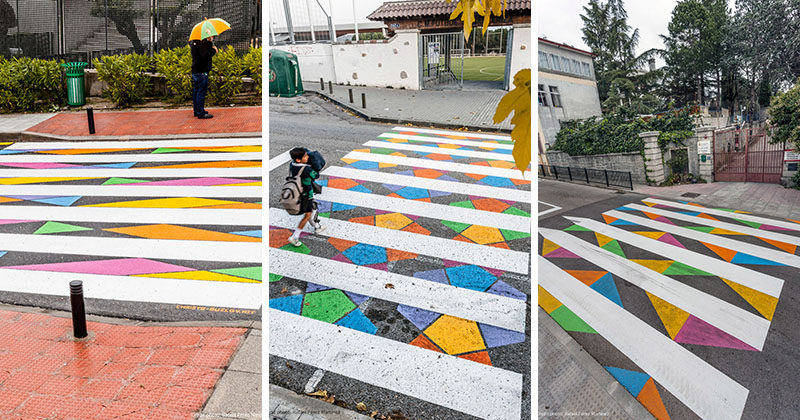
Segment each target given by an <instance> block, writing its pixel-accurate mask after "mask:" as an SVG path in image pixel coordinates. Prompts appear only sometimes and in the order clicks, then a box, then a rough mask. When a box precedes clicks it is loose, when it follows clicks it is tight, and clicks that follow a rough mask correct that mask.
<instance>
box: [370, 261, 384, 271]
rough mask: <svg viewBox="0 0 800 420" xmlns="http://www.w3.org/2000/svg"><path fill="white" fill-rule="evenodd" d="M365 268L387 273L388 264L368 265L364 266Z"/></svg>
mask: <svg viewBox="0 0 800 420" xmlns="http://www.w3.org/2000/svg"><path fill="white" fill-rule="evenodd" d="M365 267H370V268H375V269H378V270H383V271H389V264H388V263H380V264H370V265H366V266H365Z"/></svg>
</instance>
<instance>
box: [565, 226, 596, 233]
mask: <svg viewBox="0 0 800 420" xmlns="http://www.w3.org/2000/svg"><path fill="white" fill-rule="evenodd" d="M564 230H565V231H575V232H591V231H592V230H591V229H588V228H585V227H583V226H580V225H572V226H570V227H568V228H566V229H564Z"/></svg>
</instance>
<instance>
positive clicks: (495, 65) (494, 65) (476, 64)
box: [464, 55, 506, 81]
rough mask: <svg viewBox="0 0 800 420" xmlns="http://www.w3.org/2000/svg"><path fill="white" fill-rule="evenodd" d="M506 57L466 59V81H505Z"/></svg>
mask: <svg viewBox="0 0 800 420" xmlns="http://www.w3.org/2000/svg"><path fill="white" fill-rule="evenodd" d="M505 67H506V57H505V56H502V55H501V56H496V57H464V80H492V81H498V80H503V73H504V72H505Z"/></svg>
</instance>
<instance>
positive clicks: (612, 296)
mask: <svg viewBox="0 0 800 420" xmlns="http://www.w3.org/2000/svg"><path fill="white" fill-rule="evenodd" d="M590 287H591V288H592V290H594V291H595V292H597V293H600V294H601V295H603V296H605V297H607V298H608V299H609V300H610V301H612V302H614V303H616V304H617V305H619V307H620V308H623V306H622V300H620V298H619V292H618V291H617V285H616V284H614V277H611V273H608V274H606V275H605V276H603V277H600V278H599V279H597V281H596V282H594V283H592V285H591V286H590Z"/></svg>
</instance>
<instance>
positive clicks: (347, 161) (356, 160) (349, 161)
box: [342, 158, 358, 165]
mask: <svg viewBox="0 0 800 420" xmlns="http://www.w3.org/2000/svg"><path fill="white" fill-rule="evenodd" d="M342 162H344V163H346V164H348V165H352V164H354V163H356V162H358V159H345V158H342Z"/></svg>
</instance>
